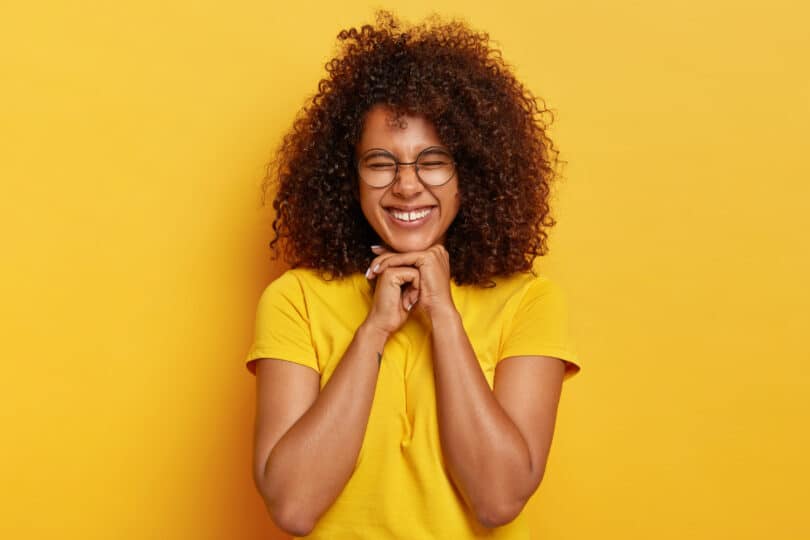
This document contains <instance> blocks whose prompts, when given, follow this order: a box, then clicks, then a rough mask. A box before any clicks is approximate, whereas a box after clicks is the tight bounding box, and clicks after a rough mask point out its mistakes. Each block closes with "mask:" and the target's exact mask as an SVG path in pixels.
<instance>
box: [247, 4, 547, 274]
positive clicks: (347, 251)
mask: <svg viewBox="0 0 810 540" xmlns="http://www.w3.org/2000/svg"><path fill="white" fill-rule="evenodd" d="M338 39H339V40H340V41H339V43H340V45H341V47H340V52H339V54H337V56H336V57H335V58H334V59H332V60H330V61H329V62H328V63H327V64H326V70H327V72H328V76H327V77H326V78H324V79H322V80H321V81H320V82H319V83H318V92H317V93H316V94H315V95H314V97H312V98H311V100H310V101H309V102H308V104H307V105H306V106H305V107H304V108H303V109H302V110H301V111H300V112H299V114H298V116H297V118H296V120H295V121H294V123H293V127H292V129H291V130H290V132H289V133H287V135H286V136H285V137H284V139H283V140H282V142H281V145H280V148H279V149H278V152H277V154H276V157H275V159H274V161H273V162H272V163H271V164H270V165H269V167H268V174H267V177H266V178H265V181H264V184H263V190H264V194H265V196H266V194H267V191H268V190H269V189H271V188H277V192H276V196H275V199H274V201H273V208H274V209H275V212H276V217H275V219H274V220H273V231H274V233H275V237H274V238H273V240H272V241H271V242H270V248H271V249H272V251H273V254H274V257H276V258H277V257H278V246H277V245H276V244H277V243H278V242H279V240H282V246H283V248H284V249H283V253H284V259H285V260H286V261H287V262H288V263H289V264H290V265H291V266H292V267H293V268H295V267H306V268H313V269H317V270H320V271H321V272H322V274H323V275H324V276H328V277H327V279H331V278H333V277H343V276H345V275H348V274H352V273H355V272H365V270H366V268H367V267H368V264H369V262H370V261H371V259H372V258H373V257H374V254H373V253H371V251H370V249H369V248H370V246H371V245H373V244H377V243H380V239H379V237H378V236H377V234H376V232H375V231H374V230H373V229H372V228H371V226H370V225H369V224H368V222H367V221H366V219H365V217H364V215H363V213H362V211H361V209H360V203H359V198H358V184H357V182H358V179H357V171H356V167H355V161H354V149H355V145H356V144H357V143H358V141H359V139H360V134H361V132H362V127H363V126H362V124H363V117H364V115H365V114H366V112H368V110H369V109H370V108H371V107H372V106H373V105H376V104H384V105H387V106H388V107H390V108H391V109H392V110H393V111H394V112H395V113H396V114H398V115H403V114H408V115H423V116H424V117H426V118H427V119H428V120H430V121H431V122H432V123H433V124H434V126H435V128H436V131H437V133H438V135H439V138H440V139H441V140H442V142H443V143H444V144H445V145H446V146H447V147H448V149H449V150H450V151H451V152H452V154H453V156H454V159H455V160H456V162H457V165H456V166H457V172H458V177H459V180H460V181H459V193H460V197H461V206H460V210H459V213H458V215H457V216H456V218H455V220H454V221H453V223H452V224H451V225H450V227H449V228H448V230H447V233H446V237H445V244H444V245H445V248H446V249H447V251H448V253H449V255H450V263H451V275H452V278H453V279H454V280H455V282H456V283H458V284H459V285H462V284H476V285H484V286H492V285H493V282H492V280H491V278H492V277H494V276H497V275H509V274H513V273H515V272H527V271H531V269H532V263H533V261H534V259H535V257H537V256H542V255H544V254H545V253H546V252H547V251H548V248H547V244H546V240H547V230H548V229H549V228H551V227H553V226H554V225H555V224H556V222H555V220H554V218H552V217H551V215H550V209H549V194H550V186H551V183H552V181H554V180H555V179H556V178H559V177H560V174H559V172H558V164H559V160H558V159H557V154H558V151H557V150H556V148H555V147H554V144H553V143H552V141H551V139H550V138H549V137H548V135H547V133H546V131H547V129H548V126H549V125H550V124H551V122H552V121H553V114H552V113H551V111H550V110H549V109H547V108H545V105H541V104H540V103H539V101H540V100H539V99H538V98H536V97H535V96H534V95H533V94H532V93H531V92H530V91H529V90H528V89H526V88H525V87H524V86H523V85H522V84H521V83H520V82H519V81H518V80H517V79H516V78H515V76H514V75H513V73H512V71H511V68H510V66H509V65H508V64H507V63H506V62H505V61H504V60H503V58H502V56H501V52H500V51H499V50H497V49H495V48H493V47H491V46H490V44H489V41H490V40H489V35H488V34H487V33H484V32H476V31H473V30H471V29H470V28H469V27H468V26H467V25H466V24H464V23H463V22H460V21H455V20H454V21H450V22H442V21H441V20H439V19H438V17H436V16H433V17H431V18H429V19H427V20H426V21H425V22H423V23H421V24H419V25H416V26H413V25H411V26H408V27H404V26H403V24H402V23H400V21H398V20H397V19H396V18H395V17H394V16H393V15H392V14H391V13H390V12H387V11H378V12H377V24H376V26H371V25H364V26H362V27H361V28H360V29H359V30H358V29H356V28H350V29H348V30H343V31H341V32H340V33H339V34H338Z"/></svg>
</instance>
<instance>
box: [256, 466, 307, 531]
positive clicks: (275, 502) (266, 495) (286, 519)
mask: <svg viewBox="0 0 810 540" xmlns="http://www.w3.org/2000/svg"><path fill="white" fill-rule="evenodd" d="M256 486H257V488H258V490H259V493H260V494H261V496H262V499H263V500H264V505H265V507H266V508H267V512H268V513H269V514H270V519H271V520H272V521H273V523H274V524H275V525H276V527H278V528H279V529H281V530H282V531H283V532H285V533H287V534H290V535H292V536H307V535H308V534H309V533H310V532H312V529H314V528H315V519H314V518H313V517H312V516H311V514H310V513H308V512H306V508H304V507H301V506H300V505H298V507H296V505H294V504H292V501H290V500H289V498H286V499H284V498H281V497H279V496H277V495H275V494H272V493H270V492H269V490H268V489H267V487H266V485H264V482H262V481H261V480H260V479H258V478H256Z"/></svg>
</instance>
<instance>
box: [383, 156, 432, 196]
mask: <svg viewBox="0 0 810 540" xmlns="http://www.w3.org/2000/svg"><path fill="white" fill-rule="evenodd" d="M423 187H424V186H422V181H421V180H419V176H417V175H416V164H407V165H400V166H399V167H398V172H397V177H396V178H394V184H393V186H392V187H391V191H393V192H394V193H395V194H396V195H400V196H402V197H412V196H414V195H418V194H419V193H421V192H422V189H423Z"/></svg>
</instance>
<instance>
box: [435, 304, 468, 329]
mask: <svg viewBox="0 0 810 540" xmlns="http://www.w3.org/2000/svg"><path fill="white" fill-rule="evenodd" d="M429 316H430V324H431V326H432V327H433V328H434V329H435V328H437V327H439V328H441V327H444V326H448V325H452V324H457V323H460V322H461V313H459V312H458V310H457V309H456V306H454V305H453V304H441V305H438V306H433V307H432V308H431V310H430V314H429Z"/></svg>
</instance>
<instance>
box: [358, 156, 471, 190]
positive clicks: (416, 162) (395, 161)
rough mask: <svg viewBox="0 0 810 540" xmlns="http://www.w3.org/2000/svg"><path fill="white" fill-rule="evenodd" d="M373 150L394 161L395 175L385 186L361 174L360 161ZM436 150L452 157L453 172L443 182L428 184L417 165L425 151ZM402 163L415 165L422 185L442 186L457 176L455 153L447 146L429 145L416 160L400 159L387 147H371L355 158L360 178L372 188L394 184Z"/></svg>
mask: <svg viewBox="0 0 810 540" xmlns="http://www.w3.org/2000/svg"><path fill="white" fill-rule="evenodd" d="M372 150H376V151H378V152H382V153H384V154H386V155H388V156H389V157H390V158H391V159H392V160H393V162H394V177H393V178H392V179H391V181H390V182H388V183H387V184H385V185H384V186H372V185H371V184H369V183H368V182H367V181H366V180H363V175H361V174H360V161H361V160H362V159H363V157H364V156H365V155H366V154H368V153H369V152H371V151H372ZM435 150H441V151H442V152H444V153H446V154H447V155H448V156H449V157H450V164H451V165H452V166H453V172H452V173H451V174H450V176H449V177H448V178H447V180H445V181H444V182H442V183H441V184H428V183H427V182H425V181H424V180H423V179H422V176H421V175H420V174H419V165H417V164H418V163H419V158H421V157H422V154H424V153H425V152H429V151H435ZM400 165H413V166H414V167H413V168H414V171H415V172H416V178H418V179H419V181H420V182H422V185H424V186H425V187H441V186H443V185H445V184H447V182H449V181H450V180H452V179H453V178H455V176H456V160H455V159H453V155H452V154H451V153H450V151H449V150H447V148H444V147H443V146H428V147H427V148H425V149H423V150H422V151H421V152H419V153H418V154H417V155H416V159H415V160H414V161H399V160H398V159H397V157H396V156H395V155H394V154H392V153H391V152H389V151H388V150H386V149H385V148H369V149H368V150H366V151H365V152H364V153H363V155H362V156H360V157H359V158H358V159H357V160H355V169H356V170H357V176H358V178H360V180H362V181H363V183H364V184H366V185H367V186H368V187H370V188H372V189H385V188H387V187H389V186H390V185H392V184H393V183H394V182H396V181H397V178H399V166H400Z"/></svg>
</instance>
